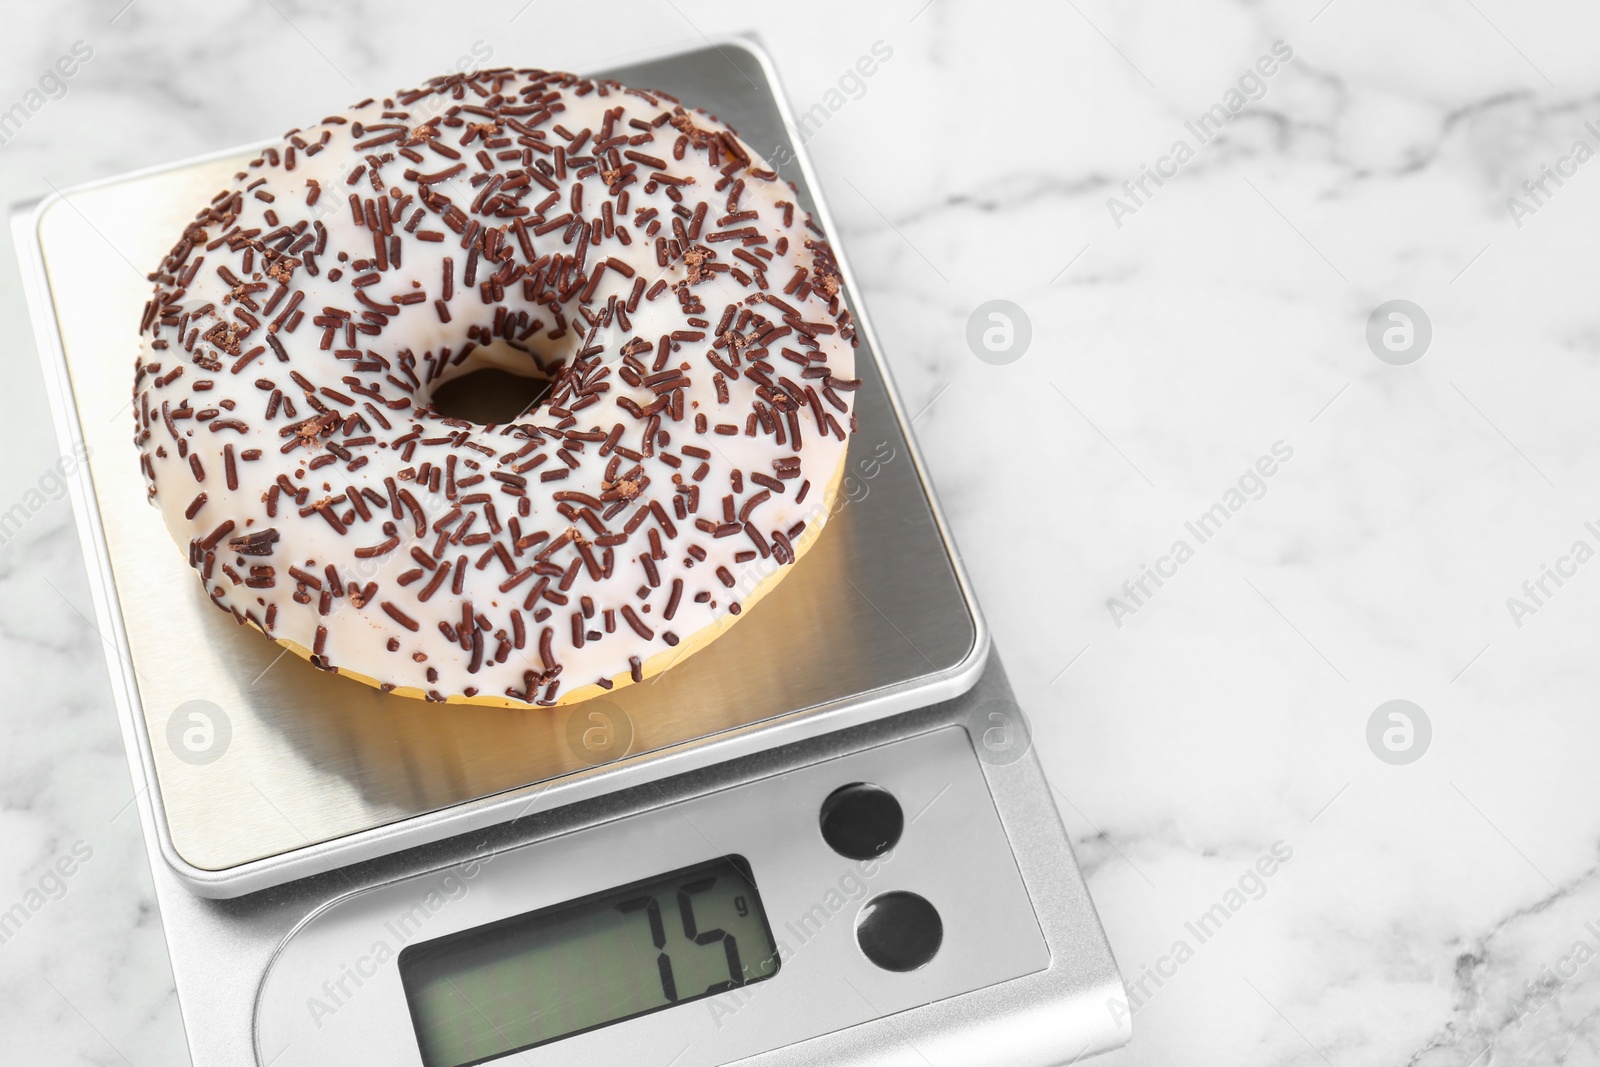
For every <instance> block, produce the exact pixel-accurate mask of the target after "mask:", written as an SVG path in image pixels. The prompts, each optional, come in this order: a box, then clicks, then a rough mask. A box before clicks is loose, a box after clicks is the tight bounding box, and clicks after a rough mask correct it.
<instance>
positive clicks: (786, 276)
mask: <svg viewBox="0 0 1600 1067" xmlns="http://www.w3.org/2000/svg"><path fill="white" fill-rule="evenodd" d="M797 202H798V196H797V195H796V192H795V190H794V188H793V186H792V185H790V184H789V183H785V182H783V181H782V180H781V179H780V178H779V177H778V174H777V172H776V170H775V169H773V168H771V167H769V166H768V165H767V164H766V162H765V161H764V160H763V159H762V157H761V156H760V154H759V153H758V152H756V151H755V150H754V149H752V148H751V147H750V146H748V145H745V144H744V143H743V142H742V141H740V140H739V139H738V137H737V135H736V134H735V133H734V132H733V131H732V130H731V129H729V128H728V127H727V126H726V124H724V123H721V122H720V121H718V120H717V119H716V118H715V117H713V116H710V115H707V114H705V113H704V112H701V111H697V110H694V109H692V108H690V107H686V106H684V105H682V104H680V103H679V102H678V101H677V100H676V99H674V98H672V97H671V96H668V95H666V94H663V93H657V92H653V91H648V90H637V89H632V88H627V87H624V86H621V85H618V84H616V83H614V82H607V81H594V80H588V79H582V78H578V77H576V76H574V75H568V74H559V73H551V72H545V71H537V70H511V69H501V70H493V71H483V72H477V73H475V74H472V75H452V76H447V77H444V78H436V79H434V80H433V81H431V82H430V83H428V85H427V86H425V87H423V88H421V89H417V90H408V91H405V92H401V93H396V94H395V95H394V96H392V97H389V98H386V99H383V100H369V101H365V102H363V103H362V104H358V105H356V106H355V107H353V108H351V109H349V110H347V111H345V112H343V113H341V114H339V115H334V116H330V117H328V118H326V119H324V120H323V121H322V122H321V123H318V124H316V125H313V126H311V127H308V128H306V129H303V130H296V131H291V133H290V134H289V135H288V136H287V138H286V140H285V141H284V142H283V143H282V144H280V145H278V146H276V147H272V148H268V149H265V150H264V151H263V153H262V155H261V156H260V157H259V158H257V159H255V160H253V161H252V162H251V163H250V164H249V165H248V166H247V167H246V168H245V169H244V170H241V171H240V172H239V173H238V174H237V175H235V177H234V179H233V181H232V182H231V184H229V185H228V186H227V187H226V188H224V189H223V190H221V191H220V192H219V193H218V194H217V195H216V196H215V197H214V198H212V200H211V201H210V203H209V205H208V206H206V207H204V208H202V209H201V210H200V211H199V213H198V214H197V215H196V217H195V221H194V222H192V223H190V224H189V226H188V227H187V228H186V229H185V231H184V233H183V235H182V237H181V238H180V239H179V241H178V243H177V244H176V245H175V246H174V248H173V250H172V252H171V253H170V254H169V255H168V257H167V258H166V260H164V261H163V263H162V264H161V266H160V267H159V268H158V270H157V271H156V272H155V274H154V275H153V278H154V280H155V294H154V296H153V298H152V300H151V302H150V303H149V304H148V305H147V307H146V310H145V315H144V319H143V321H142V323H141V337H142V345H141V352H140V357H139V360H138V362H137V364H136V367H135V380H134V404H133V412H134V424H135V443H136V445H137V446H138V448H139V451H140V458H141V464H142V468H143V473H144V476H145V479H146V483H147V487H148V491H149V497H150V499H151V502H152V503H154V504H155V505H156V507H157V508H158V509H159V510H160V511H161V513H162V517H163V519H164V521H165V522H166V524H167V526H168V528H169V530H170V531H171V533H172V535H173V538H174V540H175V541H176V542H177V543H178V545H179V546H180V548H183V549H184V550H185V551H186V553H187V555H188V561H189V563H190V565H191V566H192V567H193V568H194V570H195V571H196V572H198V574H199V576H200V578H201V580H202V582H203V583H204V587H205V589H206V593H207V595H208V598H209V599H210V601H211V602H212V603H213V604H214V605H215V606H216V607H218V608H219V609H220V610H222V611H224V612H226V613H228V614H229V615H231V617H232V618H233V619H234V620H235V621H236V622H237V623H238V624H240V625H244V626H248V627H252V628H254V629H256V630H258V631H260V632H261V633H263V634H265V635H266V636H267V637H268V638H270V639H271V640H273V641H276V642H277V643H279V644H282V645H283V646H284V647H285V648H288V649H291V650H293V651H294V652H295V653H296V654H297V655H300V656H302V657H303V658H306V659H308V660H309V661H310V662H311V663H312V664H313V665H315V666H317V667H318V668H320V669H323V670H326V671H329V672H332V673H337V674H342V675H344V676H346V677H349V678H352V679H355V680H357V681H360V682H364V683H366V684H368V685H373V686H376V687H379V688H382V689H384V690H385V691H388V692H394V693H398V694H401V695H404V696H410V697H418V698H421V699H426V700H429V701H434V702H439V703H447V702H448V703H476V704H484V705H491V706H526V705H528V704H538V705H544V706H555V705H560V704H568V703H572V702H575V701H578V700H582V699H586V698H589V697H594V696H599V695H602V694H604V693H606V692H610V691H615V689H617V688H618V687H621V686H625V685H628V684H632V683H636V682H639V681H642V680H644V679H645V678H648V677H651V676H653V675H655V674H658V673H660V672H661V671H663V670H666V669H668V668H669V667H670V666H671V665H672V664H675V663H678V662H681V661H682V660H684V659H685V658H687V657H688V656H690V655H692V654H694V653H695V652H696V651H699V650H700V649H703V648H704V647H706V646H707V645H708V644H709V643H710V642H711V641H712V640H714V639H715V638H716V637H717V636H718V635H719V634H721V633H723V632H725V631H726V629H727V628H728V627H729V626H731V625H732V624H733V622H734V621H736V620H737V619H738V618H740V617H742V615H743V613H744V612H746V611H748V610H749V609H750V608H751V607H753V606H754V604H755V603H756V601H757V600H759V599H760V598H761V597H762V596H764V595H765V594H766V593H767V592H768V591H770V589H771V588H773V586H775V585H776V583H777V582H779V581H781V580H782V578H783V577H784V576H785V575H787V574H788V572H789V568H790V567H791V566H792V565H793V563H794V562H795V561H796V560H797V559H798V558H799V557H800V555H801V554H802V553H803V552H804V551H805V550H806V549H808V548H809V547H810V546H811V544H813V543H814V540H815V538H816V537H817V536H818V535H819V533H820V530H821V528H822V526H823V525H825V524H826V521H827V517H828V515H829V514H830V510H829V509H830V508H831V507H832V505H833V500H834V496H835V494H836V492H837V486H838V482H839V479H840V477H841V474H842V471H843V466H844V463H845V457H846V455H847V452H848V446H849V437H850V434H851V433H853V432H854V430H855V417H854V397H855V390H856V389H857V388H858V387H859V385H860V381H859V379H856V378H855V376H854V374H855V362H854V359H855V356H854V351H853V348H854V344H855V341H856V338H855V330H854V324H853V322H852V321H851V317H850V313H849V310H848V309H847V308H846V307H845V306H844V298H843V293H842V290H841V279H840V277H839V273H838V270H837V264H836V263H835V262H834V259H833V255H832V252H831V250H830V249H829V248H828V245H827V242H826V241H825V239H824V237H823V235H822V233H821V231H820V230H818V229H817V228H816V227H815V225H814V224H813V223H812V221H811V220H810V219H809V218H808V217H807V216H806V214H805V212H804V211H802V210H801V209H800V208H799V206H798V203H797ZM485 367H499V368H502V369H505V370H510V371H512V372H513V373H521V374H526V375H533V376H542V377H547V378H550V379H552V380H553V391H552V392H551V394H550V396H549V397H548V398H547V399H546V400H544V401H542V402H540V403H539V404H537V405H535V406H534V407H533V408H531V409H530V410H529V411H527V412H524V413H523V414H522V415H520V416H518V417H517V418H516V419H515V420H513V421H512V422H510V423H509V424H504V425H482V424H476V423H470V422H467V421H464V420H462V419H456V418H451V417H449V416H447V415H445V414H442V413H441V412H439V411H438V409H437V408H435V407H434V405H433V403H432V396H433V393H434V390H435V389H437V387H438V386H440V385H442V384H444V383H446V382H449V381H451V380H453V379H455V378H457V377H460V376H462V375H465V374H468V373H471V372H472V371H475V370H478V369H482V368H485Z"/></svg>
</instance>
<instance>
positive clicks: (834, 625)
mask: <svg viewBox="0 0 1600 1067" xmlns="http://www.w3.org/2000/svg"><path fill="white" fill-rule="evenodd" d="M605 73H606V75H607V76H610V77H615V78H617V79H619V80H621V81H623V82H625V83H628V84H635V85H644V86H651V87H656V88H661V89H664V90H666V91H668V92H671V93H673V94H675V95H677V96H679V97H681V98H682V99H684V100H686V101H689V102H691V103H693V104H695V105H698V106H701V107H704V108H706V109H707V110H709V111H711V112H713V113H715V114H717V115H718V116H719V117H721V118H722V119H724V120H726V121H728V122H729V123H731V124H732V125H733V126H734V127H735V128H736V129H738V130H739V131H740V133H741V135H742V136H743V137H744V138H745V139H746V140H747V141H749V142H750V143H751V144H752V145H754V146H755V147H756V148H757V149H758V150H761V151H763V152H764V153H765V154H766V156H767V157H768V158H769V159H770V160H773V161H775V162H778V163H779V164H780V170H781V171H782V172H783V174H784V177H786V178H787V179H789V180H792V181H794V182H795V183H796V184H797V185H798V186H799V193H800V197H801V202H802V204H803V205H804V206H805V207H806V208H808V209H809V210H811V211H812V212H813V214H814V215H815V217H816V218H817V220H818V222H819V224H821V225H822V226H823V227H824V228H825V229H828V230H830V231H831V229H832V227H831V226H830V225H829V222H828V217H827V214H826V212H825V210H824V209H823V208H822V205H821V204H820V203H818V202H817V201H816V197H815V191H814V190H815V179H814V176H813V174H812V172H811V169H810V167H809V165H808V163H807V161H806V160H805V158H804V156H803V154H802V153H801V151H800V147H799V144H800V137H799V136H798V132H797V129H796V126H795V124H794V122H793V119H792V115H791V113H790V112H789V110H788V109H787V106H786V105H785V103H784V102H783V99H782V94H781V90H780V89H779V87H778V84H777V79H776V77H775V75H774V73H773V70H772V67H771V64H770V61H769V60H768V58H767V57H766V55H765V54H764V53H763V52H762V51H761V50H760V48H759V46H757V45H755V44H754V43H752V42H751V41H749V40H746V39H731V40H726V41H722V42H717V43H712V44H710V45H709V46H708V47H704V48H700V49H696V50H693V51H687V52H677V53H675V54H671V55H667V56H664V57H660V58H655V59H651V60H648V61H641V62H637V63H631V64H629V65H627V66H623V67H618V68H615V69H612V70H608V71H606V72H605ZM253 155H254V149H242V150H233V151H228V152H224V153H220V154H217V155H214V156H209V157H205V158H201V159H197V160H189V161H185V162H182V163H178V164H174V165H171V166H165V167H160V168H156V169H153V170H147V171H142V172H139V173H135V174H131V175H126V176H121V177H117V178H113V179H110V180H107V181H103V182H98V183H94V184H92V185H86V186H81V187H79V188H76V189H73V190H70V191H67V192H65V193H59V194H57V195H55V196H53V197H51V198H49V199H47V200H44V201H42V202H41V203H39V204H37V205H34V206H31V207H29V208H28V209H26V210H25V211H22V212H20V213H19V214H18V215H17V216H16V218H15V220H14V229H15V234H16V244H17V247H18V249H19V254H20V256H21V259H22V265H23V277H24V281H25V285H26V287H27V290H28V296H29V299H30V302H31V306H32V309H33V315H34V322H35V326H36V331H37V336H38V341H39V349H40V353H41V356H42V359H43V362H44V366H45V377H46V380H47V382H48V384H49V387H50V392H51V400H52V403H53V405H54V413H55V417H56V423H57V426H58V429H59V436H60V442H61V447H62V450H63V452H64V453H65V452H76V453H77V454H78V455H80V456H81V455H84V454H85V453H86V454H87V456H88V462H87V465H86V466H87V469H86V470H82V473H81V474H80V475H79V477H78V479H77V481H76V483H75V484H74V486H73V505H74V510H75V512H76V516H77V521H78V527H79V529H80V531H82V534H83V542H84V549H85V553H86V556H87V559H88V570H89V578H90V585H91V587H92V588H93V590H94V596H95V609H96V621H97V626H98V629H99V631H100V634H101V636H102V637H103V638H104V641H105V644H106V645H107V647H108V648H109V649H110V652H111V654H110V655H109V656H108V662H109V664H110V669H111V675H112V688H113V691H114V693H115V696H116V699H117V705H118V709H119V712H120V719H121V723H122V731H123V739H124V742H125V744H126V746H127V751H128V757H129V763H130V766H131V769H132V776H133V782H134V787H135V793H136V795H135V801H136V802H137V806H138V811H139V817H140V821H141V824H142V826H143V829H144V836H145V842H146V847H147V849H148V851H149V855H150V866H151V870H152V873H153V875H154V879H155V887H156V896H157V899H158V901H159V903H160V907H161V917H162V921H163V924H164V926H165V929H166V935H167V943H168V948H169V952H170V955H171V959H172V971H173V976H174V979H175V981H176V984H177V992H178V998H179V1003H180V1005H181V1008H182V1013H183V1018H184V1023H185V1027H186V1030H187V1036H188V1043H189V1048H190V1051H191V1055H192V1057H193V1061H194V1063H195V1064H196V1065H197V1067H239V1065H241V1064H259V1065H262V1067H267V1065H273V1067H299V1065H306V1067H329V1065H339V1067H364V1065H382V1067H464V1065H466V1064H477V1063H491V1062H492V1063H497V1064H498V1063H506V1064H525V1065H529V1067H542V1065H547V1064H575V1063H576V1064H586V1065H588V1064H593V1065H602V1067H603V1065H610V1064H628V1065H630V1067H633V1065H640V1064H644V1065H659V1067H721V1065H726V1064H762V1065H772V1067H780V1065H781V1067H787V1065H796V1064H807V1065H814V1064H829V1065H833V1064H838V1065H846V1064H862V1065H866V1064H871V1065H875V1067H882V1065H893V1064H905V1065H918V1067H926V1065H933V1067H945V1065H951V1067H955V1065H966V1064H977V1063H982V1064H986V1065H1015V1067H1025V1065H1030V1067H1031V1065H1039V1067H1043V1065H1047V1064H1064V1063H1070V1062H1073V1061H1075V1060H1077V1059H1080V1058H1082V1057H1084V1056H1087V1055H1090V1054H1092V1053H1094V1052H1098V1051H1102V1050H1104V1049H1108V1048H1113V1047H1116V1046H1118V1045H1121V1044H1123V1043H1124V1042H1126V1041H1127V1040H1128V1038H1129V1036H1130V1028H1129V1024H1128V1022H1127V1021H1126V1020H1127V1019H1128V1013H1127V1012H1126V1011H1125V1010H1116V1007H1117V1006H1118V1005H1120V1004H1123V1003H1125V994H1124V991H1123V986H1122V982H1121V979H1120V977H1119V975H1118V972H1117V968H1116V964H1115V962H1114V960H1113V959H1112V956H1111V952H1110V949H1109V947H1108V945H1107V943H1106V939H1105V935H1104V933H1103V932H1102V930H1101V927H1100V923H1099V920H1098V918H1097V916H1096V914H1095V911H1094V906H1093V904H1092V902H1091V901H1090V899H1089V896H1088V893H1087V891H1086V889H1085V887H1084V883H1083V879H1082V876H1081V875H1080V873H1079V871H1078V868H1077V864H1076V862H1075V860H1074V858H1073V855H1072V850H1071V846H1070V844H1069V842H1068V839H1067V837H1066V834H1065V832H1064V830H1063V827H1062V824H1061V820H1060V817H1059V815H1058V814H1057V811H1056V808H1055V805H1054V802H1053V800H1052V799H1051V794H1050V787H1049V785H1048V783H1047V782H1046V780H1045V778H1044V775H1043V773H1042V771H1041V769H1040V765H1039V762H1038V759H1037V757H1036V756H1035V755H1034V753H1033V752H1032V751H1031V750H1030V746H1029V736H1028V732H1027V728H1026V720H1025V719H1024V718H1023V716H1022V713H1021V711H1020V710H1019V709H1018V708H1017V707H1016V705H1015V704H1014V703H1013V702H1012V699H1011V691H1010V688H1009V685H1008V683H1007V681H1006V677H1005V673H1004V671H1003V669H1002V668H1001V666H1000V663H999V660H998V658H997V657H996V655H995V653H994V652H993V651H992V649H991V647H990V640H989V633H988V630H987V629H986V627H985V625H984V622H983V617H982V615H981V614H980V612H979V610H978V607H977V604H976V603H975V602H974V600H973V596H972V591H971V588H970V585H969V583H968V581H967V579H966V576H965V574H964V573H963V572H962V568H961V564H960V561H959V558H958V557H957V555H956V552H955V548H954V545H953V544H952V543H951V541H950V538H949V532H948V530H947V529H946V527H945V524H944V522H943V520H942V519H941V517H940V515H939V511H938V508H937V506H936V504H935V502H934V500H933V496H932V493H931V492H930V490H929V488H928V486H927V484H926V482H925V480H924V476H923V472H922V468H921V465H920V463H919V460H918V458H917V455H916V449H915V446H914V445H913V444H912V441H911V438H910V433H909V426H908V424H907V423H906V421H905V418H904V416H903V414H902V411H901V408H900V406H899V403H898V401H897V400H896V398H895V396H894V393H893V391H892V388H891V386H890V383H889V375H888V370H887V368H886V367H885V366H883V365H882V363H881V362H880V360H879V358H878V356H877V346H876V342H875V340H874V337H873V332H872V329H871V326H870V324H869V323H868V321H867V318H866V316H865V315H864V314H862V313H861V307H860V304H859V303H858V302H856V301H854V300H852V304H853V305H854V310H855V312H856V318H857V321H858V322H859V323H860V330H861V336H862V341H863V343H862V345H861V347H860V349H859V350H858V362H859V373H860V375H861V377H862V379H863V385H862V387H861V389H860V391H859V392H858V393H857V402H858V408H857V411H858V415H859V426H860V429H859V432H858V433H857V435H856V436H855V438H854V440H853V442H852V445H851V451H850V461H849V462H850V466H849V468H848V476H847V478H846V481H845V483H844V487H843V491H842V492H841V496H840V502H839V503H838V505H837V511H836V514H835V515H834V517H833V518H832V520H831V522H830V523H829V527H828V529H827V531H826V533H825V534H824V535H823V536H822V537H821V538H820V539H819V540H818V542H817V544H816V545H815V546H814V547H813V548H812V549H811V551H810V552H809V553H808V554H807V555H806V557H805V559H804V560H802V561H801V562H800V563H799V564H797V567H798V571H799V573H796V574H794V575H792V576H791V577H790V578H789V580H788V581H785V582H783V583H782V584H781V585H780V586H779V587H778V588H777V589H776V590H775V591H774V592H773V593H771V594H770V595H769V596H768V597H767V598H766V599H764V600H763V601H762V603H761V604H760V605H759V606H758V607H757V608H755V609H753V610H752V611H751V613H750V616H749V618H747V619H745V620H744V621H742V622H741V623H740V624H739V625H738V626H736V627H734V628H733V629H732V630H730V631H729V632H728V633H727V634H726V635H725V636H723V637H721V638H719V639H718V640H717V641H716V642H715V643H714V644H712V645H711V646H710V647H709V648H707V649H706V650H705V651H702V652H700V653H699V654H698V655H696V656H694V657H693V658H692V659H689V660H687V661H686V662H684V663H683V664H681V665H678V666H676V667H674V668H673V669H671V670H670V671H667V672H666V673H665V674H663V675H661V676H659V678H658V679H657V680H655V681H652V682H650V683H646V684H641V685H635V686H631V687H628V688H626V689H623V690H620V691H618V692H617V693H616V694H614V695H612V696H610V697H608V698H607V699H605V700H601V701H591V702H587V703H582V704H578V705H576V706H573V707H571V708H560V709H554V710H545V709H528V710H504V709H493V708H480V707H471V706H466V707H451V708H441V707H437V706H433V705H427V704H424V703H422V702H419V701H412V700H407V699H404V698H399V697H393V696H387V695H383V694H381V693H379V692H377V691H376V690H372V689H368V688H366V687H364V686H361V685H359V684H355V683H352V682H348V681H345V680H342V679H338V678H330V677H329V676H327V675H324V674H322V673H320V672H318V671H316V670H314V669H313V668H311V667H310V666H308V665H307V664H305V663H304V662H302V661H301V660H299V659H298V658H297V657H295V656H292V655H290V656H283V655H280V650H279V649H277V648H276V647H275V646H273V645H271V644H270V643H268V642H266V641H263V640H262V639H261V638H260V637H259V636H258V635H256V634H255V633H252V632H249V631H246V630H243V629H240V628H237V627H235V626H233V625H231V624H229V622H228V620H227V618H226V617H225V616H223V615H221V614H220V613H218V612H217V611H216V610H214V609H213V608H212V607H211V606H209V605H208V604H207V603H206V602H205V597H204V593H203V591H202V590H201V589H200V587H199V586H198V585H197V584H196V583H195V581H194V577H193V575H192V573H190V572H189V570H188V568H187V567H186V566H185V564H184V559H183V555H182V553H180V552H179V551H178V550H177V549H176V548H175V547H174V546H173V543H172V541H171V539H170V537H169V536H168V534H167V531H166V529H165V527H164V526H163V524H162V522H161V518H160V515H159V513H158V512H157V511H156V510H155V509H154V508H151V507H149V506H148V505H147V504H146V503H145V501H144V487H143V483H142V480H141V479H140V478H139V477H138V476H137V457H136V453H135V450H134V448H133V444H132V440H131V438H132V432H131V427H132V421H131V419H132V416H131V413H130V411H129V400H128V398H129V395H130V388H131V374H132V367H133V360H134V355H135V351H136V347H135V346H136V340H135V330H134V327H135V324H136V323H137V322H138V321H139V315H140V311H141V308H142V306H143V302H144V300H145V298H146V295H147V293H148V290H149V286H148V283H147V282H146V281H145V279H144V277H143V274H144V271H145V270H147V269H148V268H149V267H151V266H153V265H154V264H155V263H157V262H158V261H159V259H160V257H161V256H162V254H163V253H164V252H165V251H166V249H167V247H168V246H169V245H170V243H171V239H172V235H174V234H176V233H178V232H180V230H181V229H182V226H183V225H184V223H185V222H186V221H187V220H188V219H189V218H190V217H191V216H192V214H193V212H194V210H195V209H196V207H197V205H199V204H201V203H203V202H204V201H205V200H207V199H209V198H210V196H211V194H212V193H213V192H214V191H215V190H216V189H217V188H219V187H220V185H221V183H222V182H223V180H224V179H225V178H226V176H227V175H229V174H231V173H232V172H233V171H235V170H237V169H238V168H239V167H240V165H241V164H242V162H243V161H245V160H248V159H250V158H252V157H253ZM840 263H841V269H842V271H843V275H844V278H845V282H846V291H847V293H851V294H853V293H854V292H855V287H854V284H853V280H852V276H851V273H850V270H849V267H848V265H846V264H845V263H844V257H843V255H842V254H841V255H840ZM80 469H81V465H80ZM757 665H759V666H757Z"/></svg>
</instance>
